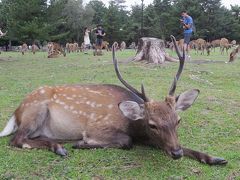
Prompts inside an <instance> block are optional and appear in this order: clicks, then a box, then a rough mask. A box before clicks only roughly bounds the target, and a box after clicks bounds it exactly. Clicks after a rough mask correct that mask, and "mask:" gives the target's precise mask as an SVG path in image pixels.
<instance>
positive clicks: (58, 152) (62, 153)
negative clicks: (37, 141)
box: [55, 147, 67, 156]
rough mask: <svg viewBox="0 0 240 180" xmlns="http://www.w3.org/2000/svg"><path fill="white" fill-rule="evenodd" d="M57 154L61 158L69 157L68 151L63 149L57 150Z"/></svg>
mask: <svg viewBox="0 0 240 180" xmlns="http://www.w3.org/2000/svg"><path fill="white" fill-rule="evenodd" d="M55 153H56V154H58V155H60V156H67V150H66V149H65V148H63V147H60V148H57V150H56V151H55Z"/></svg>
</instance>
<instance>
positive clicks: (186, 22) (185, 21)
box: [180, 11, 193, 53]
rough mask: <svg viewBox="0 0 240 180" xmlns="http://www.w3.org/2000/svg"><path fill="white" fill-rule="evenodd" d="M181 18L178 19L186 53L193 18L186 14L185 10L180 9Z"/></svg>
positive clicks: (191, 31)
mask: <svg viewBox="0 0 240 180" xmlns="http://www.w3.org/2000/svg"><path fill="white" fill-rule="evenodd" d="M181 16H182V19H180V21H181V24H182V27H183V30H184V33H183V34H184V46H183V48H184V50H185V51H186V52H187V53H188V44H189V42H190V39H191V36H192V33H193V19H192V17H191V16H189V15H188V13H187V11H182V13H181Z"/></svg>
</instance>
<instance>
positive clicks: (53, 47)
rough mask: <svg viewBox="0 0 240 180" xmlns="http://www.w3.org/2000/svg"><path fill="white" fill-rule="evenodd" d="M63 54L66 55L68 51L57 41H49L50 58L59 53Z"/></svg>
mask: <svg viewBox="0 0 240 180" xmlns="http://www.w3.org/2000/svg"><path fill="white" fill-rule="evenodd" d="M61 54H63V56H64V57H65V56H66V53H65V52H64V50H63V49H62V47H61V46H60V44H58V43H55V42H49V43H48V58H56V57H58V56H59V55H61Z"/></svg>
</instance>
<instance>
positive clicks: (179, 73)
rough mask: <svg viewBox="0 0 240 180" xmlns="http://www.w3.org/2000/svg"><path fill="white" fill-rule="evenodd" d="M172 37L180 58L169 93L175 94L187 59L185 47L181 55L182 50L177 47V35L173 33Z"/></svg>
mask: <svg viewBox="0 0 240 180" xmlns="http://www.w3.org/2000/svg"><path fill="white" fill-rule="evenodd" d="M171 39H172V42H173V44H174V47H175V50H176V53H177V55H178V58H179V68H178V71H177V74H176V76H175V77H174V80H173V83H172V86H171V88H170V90H169V93H168V94H169V95H170V96H173V95H174V93H175V90H176V87H177V81H178V79H179V77H180V75H181V73H182V70H183V66H184V61H185V50H184V48H183V55H182V56H181V54H180V51H179V49H178V47H177V43H176V39H175V37H174V36H173V35H171Z"/></svg>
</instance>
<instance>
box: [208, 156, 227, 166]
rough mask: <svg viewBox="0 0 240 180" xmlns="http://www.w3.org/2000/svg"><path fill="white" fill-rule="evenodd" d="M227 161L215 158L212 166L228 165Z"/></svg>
mask: <svg viewBox="0 0 240 180" xmlns="http://www.w3.org/2000/svg"><path fill="white" fill-rule="evenodd" d="M227 163H228V162H227V160H225V159H223V158H219V157H216V158H213V159H212V161H211V163H210V165H225V164H227Z"/></svg>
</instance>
